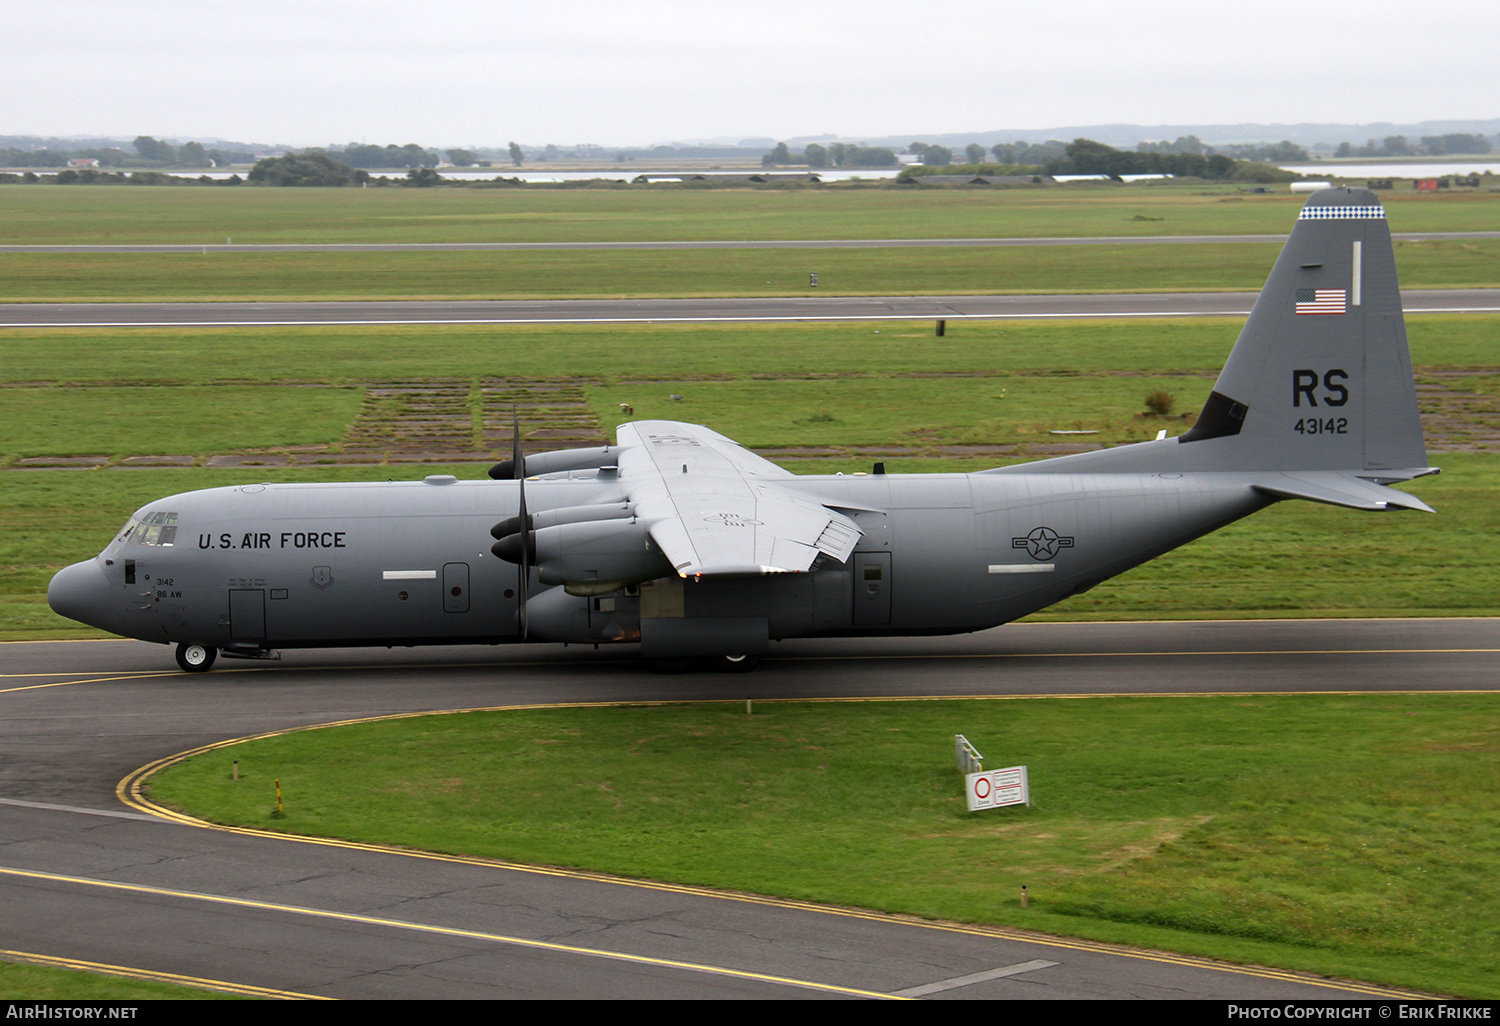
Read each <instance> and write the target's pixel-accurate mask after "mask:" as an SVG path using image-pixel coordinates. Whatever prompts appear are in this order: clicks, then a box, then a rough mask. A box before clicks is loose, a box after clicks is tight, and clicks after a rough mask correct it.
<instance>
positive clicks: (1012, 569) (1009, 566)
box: [989, 563, 1057, 574]
mask: <svg viewBox="0 0 1500 1026" xmlns="http://www.w3.org/2000/svg"><path fill="white" fill-rule="evenodd" d="M1056 569H1057V564H1056V563H991V564H990V568H989V570H990V573H992V574H1050V573H1051V572H1052V571H1054V570H1056Z"/></svg>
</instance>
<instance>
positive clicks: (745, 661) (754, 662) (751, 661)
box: [709, 655, 760, 673]
mask: <svg viewBox="0 0 1500 1026" xmlns="http://www.w3.org/2000/svg"><path fill="white" fill-rule="evenodd" d="M709 665H710V666H711V667H713V668H714V669H715V670H718V671H719V672H720V673H749V672H750V671H751V670H753V669H755V668H756V667H757V666H759V665H760V656H758V655H724V656H714V657H713V658H712V659H710V660H709Z"/></svg>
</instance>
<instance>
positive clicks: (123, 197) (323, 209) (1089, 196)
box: [0, 183, 1500, 245]
mask: <svg viewBox="0 0 1500 1026" xmlns="http://www.w3.org/2000/svg"><path fill="white" fill-rule="evenodd" d="M1381 201H1382V203H1384V204H1385V205H1386V207H1387V209H1388V212H1389V216H1390V219H1391V224H1392V226H1393V227H1394V228H1395V229H1396V230H1398V231H1412V232H1417V231H1478V230H1484V229H1491V230H1493V229H1496V228H1500V196H1497V195H1496V194H1495V193H1493V192H1488V193H1459V192H1455V193H1449V194H1444V195H1430V196H1429V195H1418V194H1415V193H1382V194H1381ZM1304 202H1305V197H1303V196H1300V195H1292V194H1290V193H1288V192H1285V191H1280V192H1274V193H1268V194H1263V195H1253V194H1246V193H1244V192H1243V191H1242V189H1241V188H1240V187H1238V186H1234V185H1211V184H1205V183H1159V184H1156V185H1150V186H1139V187H1133V188H1120V187H1118V186H1103V187H1098V186H1082V187H1078V186H1072V187H1068V188H1055V189H994V190H967V189H965V190H957V189H942V190H927V189H904V188H897V187H894V186H892V187H884V188H868V187H867V188H823V189H798V190H785V189H778V190H753V189H730V190H672V189H654V190H652V189H610V190H556V189H545V190H541V189H539V190H528V189H441V190H428V189H397V188H389V189H244V188H241V189H230V188H224V189H148V188H136V189H122V188H117V187H108V186H92V187H91V186H73V187H45V186H44V187H5V186H0V243H9V244H16V243H24V244H43V245H47V244H52V245H57V244H68V243H72V244H86V243H102V244H123V243H176V244H189V245H222V244H223V243H224V241H225V239H226V238H230V237H232V238H233V240H234V241H235V242H236V243H242V244H265V243H278V242H279V243H331V242H354V243H359V242H366V243H369V242H387V243H389V242H592V241H601V240H607V241H626V242H628V241H660V240H671V239H685V240H696V239H703V240H740V239H882V238H954V239H958V238H988V237H1037V236H1074V237H1076V236H1083V235H1120V236H1141V235H1220V234H1285V233H1286V232H1287V231H1289V230H1290V229H1291V225H1292V222H1293V221H1294V220H1295V219H1296V216H1297V211H1298V210H1299V209H1300V208H1301V206H1302V204H1303V203H1304Z"/></svg>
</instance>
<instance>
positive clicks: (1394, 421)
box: [1178, 189, 1427, 478]
mask: <svg viewBox="0 0 1500 1026" xmlns="http://www.w3.org/2000/svg"><path fill="white" fill-rule="evenodd" d="M1178 441H1179V443H1180V445H1181V447H1182V448H1183V449H1185V450H1190V451H1192V456H1191V457H1189V462H1191V463H1193V464H1195V465H1196V464H1199V463H1200V462H1204V461H1206V462H1207V464H1208V465H1210V466H1212V467H1213V468H1214V469H1224V470H1289V471H1298V470H1338V471H1344V472H1352V473H1357V474H1361V475H1365V476H1369V477H1373V478H1379V477H1385V476H1390V477H1392V478H1400V477H1409V476H1411V475H1410V473H1403V472H1410V471H1416V470H1420V469H1422V468H1425V467H1426V464H1427V451H1426V447H1425V446H1424V444H1423V441H1422V425H1421V422H1420V420H1419V418H1418V415H1417V396H1416V389H1415V387H1414V385H1413V383H1412V372H1411V356H1410V354H1409V353H1408V351H1407V345H1406V326H1405V322H1404V320H1403V318H1402V315H1401V294H1400V292H1399V291H1398V288H1397V284H1396V262H1395V255H1394V253H1393V251H1392V248H1391V234H1390V230H1389V228H1387V226H1386V220H1385V210H1384V208H1382V207H1381V206H1380V203H1379V201H1378V200H1377V199H1376V197H1375V194H1374V193H1371V192H1368V191H1366V190H1364V189H1324V190H1323V191H1321V192H1317V193H1314V194H1313V196H1312V197H1311V198H1310V199H1309V200H1308V202H1307V205H1306V206H1304V207H1303V208H1302V212H1301V214H1300V215H1299V216H1298V218H1297V224H1296V227H1295V228H1293V230H1292V234H1291V237H1290V238H1289V239H1288V240H1287V244H1286V247H1285V248H1284V249H1283V250H1282V252H1281V257H1280V259H1278V260H1277V261H1276V266H1275V268H1274V269H1273V270H1272V271H1271V276H1270V278H1268V279H1267V281H1266V285H1265V288H1264V289H1263V290H1262V291H1261V294H1260V299H1259V300H1258V301H1257V302H1256V304H1255V308H1254V310H1252V311H1251V313H1250V318H1249V320H1248V321H1246V323H1245V330H1244V331H1243V332H1241V333H1240V337H1239V341H1238V342H1237V343H1236V344H1235V347H1234V351H1233V352H1232V353H1231V354H1230V356H1229V361H1228V362H1227V363H1226V364H1225V365H1224V370H1223V372H1222V373H1221V374H1220V375H1219V380H1218V382H1217V384H1215V386H1214V390H1213V393H1212V395H1211V396H1210V397H1209V400H1208V402H1207V403H1206V404H1205V405H1204V408H1203V412H1202V414H1201V415H1200V417H1199V419H1198V423H1197V424H1196V425H1195V426H1194V427H1193V429H1192V430H1191V431H1189V432H1188V433H1187V434H1185V435H1183V436H1182V437H1181V438H1180V439H1178ZM1184 455H1185V456H1186V455H1187V453H1186V452H1185V453H1184ZM1205 469H1208V466H1205ZM1387 472H1389V474H1387Z"/></svg>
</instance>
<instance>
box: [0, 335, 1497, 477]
mask: <svg viewBox="0 0 1500 1026" xmlns="http://www.w3.org/2000/svg"><path fill="white" fill-rule="evenodd" d="M1241 327H1243V322H1242V321H1240V320H1238V319H1235V318H1227V317H1225V318H1208V317H1203V318H1178V319H1173V318H1163V319H1152V318H1138V319H1131V320H1120V321H1070V322H1059V321H1007V322H1000V321H971V322H964V323H962V324H960V323H957V322H950V323H949V325H948V333H947V334H946V335H945V336H944V337H943V338H935V337H934V336H933V332H932V326H931V324H930V323H928V322H900V321H896V322H887V323H883V324H882V323H878V322H876V323H869V322H859V323H838V324H807V323H793V324H678V325H654V324H618V325H603V326H601V325H566V326H548V325H541V326H536V325H517V326H487V325H437V326H423V325H405V326H371V327H342V326H341V327H326V328H325V327H311V328H284V327H276V326H268V327H243V328H200V329H191V328H186V329H184V328H89V329H85V328H55V329H46V330H28V329H24V328H13V329H5V330H4V331H3V332H0V383H5V382H9V383H29V382H94V383H100V384H128V383H138V384H169V383H193V384H196V383H206V382H228V383H236V384H245V383H279V382H285V381H296V382H315V383H318V384H327V383H336V384H362V383H365V382H369V381H378V380H398V379H410V378H470V377H474V376H497V377H500V376H503V377H515V378H530V379H558V378H587V379H594V380H602V381H610V382H616V383H629V382H637V381H639V382H663V383H672V382H689V381H694V380H699V379H708V380H714V379H717V380H736V379H743V378H754V377H758V376H772V377H798V376H807V377H827V376H849V377H854V378H858V377H884V376H890V375H903V374H933V373H946V374H960V375H962V374H1004V373H1037V374H1046V375H1053V376H1059V377H1069V376H1075V375H1079V374H1091V373H1136V372H1139V373H1156V374H1191V375H1194V376H1200V375H1210V376H1213V375H1217V374H1218V371H1219V368H1220V367H1221V366H1222V365H1223V363H1224V359H1225V358H1226V357H1227V356H1228V354H1229V350H1230V349H1231V348H1233V346H1234V341H1235V339H1236V338H1237V337H1238V335H1239V331H1240V328H1241ZM1407 331H1408V335H1409V337H1410V344H1411V352H1412V362H1413V365H1414V366H1416V367H1417V368H1418V369H1419V370H1422V369H1431V370H1438V369H1444V368H1454V367H1474V368H1484V367H1494V366H1496V365H1497V363H1500V357H1497V352H1500V350H1497V347H1496V341H1495V321H1494V320H1493V318H1489V317H1485V316H1482V315H1474V316H1468V315H1462V314H1443V315H1425V316H1414V317H1410V318H1408V319H1407ZM665 391H666V392H671V391H679V390H676V389H671V388H668V389H665ZM677 419H679V420H681V419H684V418H682V417H678V418H677ZM0 451H3V450H0Z"/></svg>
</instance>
